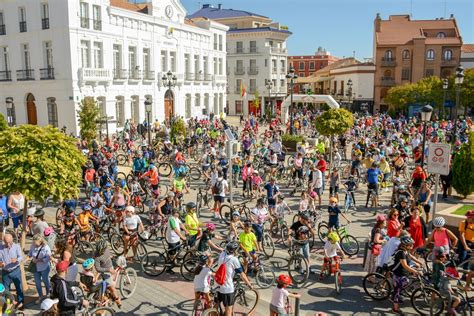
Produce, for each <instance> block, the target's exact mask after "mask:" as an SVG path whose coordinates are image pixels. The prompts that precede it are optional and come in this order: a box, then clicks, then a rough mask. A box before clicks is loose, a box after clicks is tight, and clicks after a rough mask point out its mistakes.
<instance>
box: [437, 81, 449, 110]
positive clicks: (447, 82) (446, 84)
mask: <svg viewBox="0 0 474 316" xmlns="http://www.w3.org/2000/svg"><path fill="white" fill-rule="evenodd" d="M448 87H449V81H448V79H446V78H445V79H443V104H442V105H441V107H440V108H439V112H438V116H439V117H440V118H441V109H442V111H443V118H444V106H445V103H446V93H447V92H448Z"/></svg>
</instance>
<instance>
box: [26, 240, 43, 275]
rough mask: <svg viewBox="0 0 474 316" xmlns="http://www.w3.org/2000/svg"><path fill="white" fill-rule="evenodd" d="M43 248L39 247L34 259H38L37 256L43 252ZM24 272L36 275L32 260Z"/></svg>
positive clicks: (34, 264)
mask: <svg viewBox="0 0 474 316" xmlns="http://www.w3.org/2000/svg"><path fill="white" fill-rule="evenodd" d="M43 247H44V246H41V248H40V249H39V250H38V253H37V254H36V258H35V259H38V257H39V254H40V253H41V250H43ZM26 271H28V272H31V273H36V263H34V262H33V260H31V261H30V263H29V264H28V267H27V268H26Z"/></svg>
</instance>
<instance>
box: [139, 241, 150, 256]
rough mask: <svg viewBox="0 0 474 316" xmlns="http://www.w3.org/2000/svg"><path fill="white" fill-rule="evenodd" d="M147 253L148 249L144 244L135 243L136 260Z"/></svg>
mask: <svg viewBox="0 0 474 316" xmlns="http://www.w3.org/2000/svg"><path fill="white" fill-rule="evenodd" d="M147 253H148V251H147V250H146V247H145V245H144V244H143V243H142V242H139V243H138V244H137V257H138V260H141V259H142V258H143V257H144V256H146V254H147Z"/></svg>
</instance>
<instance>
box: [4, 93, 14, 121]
mask: <svg viewBox="0 0 474 316" xmlns="http://www.w3.org/2000/svg"><path fill="white" fill-rule="evenodd" d="M5 103H6V105H7V121H8V126H10V127H11V126H13V125H14V122H13V115H12V113H13V98H12V97H7V98H6V99H5Z"/></svg>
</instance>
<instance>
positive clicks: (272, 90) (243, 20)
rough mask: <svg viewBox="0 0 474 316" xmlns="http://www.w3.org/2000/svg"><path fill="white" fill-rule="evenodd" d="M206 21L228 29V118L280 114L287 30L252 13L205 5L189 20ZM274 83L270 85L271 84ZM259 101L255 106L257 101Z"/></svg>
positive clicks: (285, 90)
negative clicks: (266, 113)
mask: <svg viewBox="0 0 474 316" xmlns="http://www.w3.org/2000/svg"><path fill="white" fill-rule="evenodd" d="M189 18H192V19H194V20H196V19H198V18H207V19H210V20H213V21H216V22H219V23H221V24H224V25H227V26H228V27H229V30H228V31H227V67H226V73H227V84H228V86H227V88H228V90H227V102H228V106H227V109H228V114H230V115H240V114H244V115H248V114H249V113H254V114H257V115H260V114H262V113H265V107H271V109H272V110H273V111H275V112H276V111H277V109H278V108H280V107H281V103H282V101H283V100H284V98H285V97H286V93H287V83H286V74H287V71H288V68H287V57H288V51H287V48H286V40H287V38H288V37H289V36H290V35H291V32H289V31H288V28H287V27H285V26H282V25H280V24H279V23H276V22H273V21H272V20H271V19H270V18H268V17H265V16H262V15H259V14H255V13H252V12H247V11H242V10H233V9H224V8H223V7H222V6H221V5H219V6H218V7H213V6H211V5H209V4H204V5H203V6H202V8H201V9H200V10H198V11H197V12H195V13H193V14H192V15H190V16H189ZM269 82H271V84H269ZM256 98H258V99H259V100H260V105H259V106H256V104H255V99H256Z"/></svg>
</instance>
